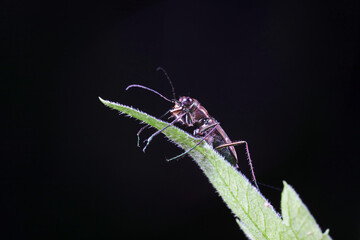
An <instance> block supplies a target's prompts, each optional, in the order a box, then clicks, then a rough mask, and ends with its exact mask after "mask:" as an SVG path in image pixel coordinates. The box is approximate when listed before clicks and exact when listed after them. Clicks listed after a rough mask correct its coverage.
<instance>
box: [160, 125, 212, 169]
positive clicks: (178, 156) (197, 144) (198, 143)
mask: <svg viewBox="0 0 360 240" xmlns="http://www.w3.org/2000/svg"><path fill="white" fill-rule="evenodd" d="M217 125H219V123H214V124H213V125H212V127H213V129H211V130H210V131H209V132H208V133H207V134H206V135H205V136H204V137H203V138H202V139H201V140H200V141H199V142H197V143H196V145H195V146H193V147H192V148H190V149H189V150H187V151H185V152H183V153H182V154H180V155H177V156H175V157H173V158H170V159H166V160H167V161H168V162H170V161H172V160H175V159H177V158H180V157H182V156H184V155H185V154H188V153H189V152H190V151H192V150H193V149H194V148H196V147H197V146H199V145H200V144H201V143H202V142H203V141H204V140H205V139H206V138H207V137H208V136H209V135H210V134H211V133H212V132H213V131H214V130H215V129H216V126H217ZM208 128H210V126H209V127H208ZM208 128H207V129H208Z"/></svg>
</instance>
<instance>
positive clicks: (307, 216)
mask: <svg viewBox="0 0 360 240" xmlns="http://www.w3.org/2000/svg"><path fill="white" fill-rule="evenodd" d="M281 213H282V215H283V219H284V223H285V224H286V225H287V226H289V227H290V228H291V230H292V232H293V233H294V235H295V237H296V239H306V240H313V239H314V240H317V239H321V240H326V239H331V237H330V236H329V235H328V232H329V231H328V230H327V231H325V233H322V231H321V229H320V227H319V226H318V225H317V223H316V221H315V219H314V217H313V216H312V215H311V213H310V212H309V210H308V208H307V207H306V206H305V204H304V203H303V202H302V201H301V199H300V197H299V195H298V194H297V193H296V192H295V190H294V189H293V188H292V187H291V186H290V185H288V184H287V183H286V182H285V181H284V190H283V192H282V195H281Z"/></svg>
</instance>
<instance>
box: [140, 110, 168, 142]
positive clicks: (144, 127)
mask: <svg viewBox="0 0 360 240" xmlns="http://www.w3.org/2000/svg"><path fill="white" fill-rule="evenodd" d="M169 112H170V110H168V111H166V113H164V114H163V115H161V116H160V117H159V119H162V118H163V117H165V116H166V115H167V114H168V113H169ZM148 127H150V125H145V126H143V127H142V128H140V130H139V131H138V132H137V134H136V136H137V146H138V147H140V133H141V132H142V131H144V130H145V129H146V128H148Z"/></svg>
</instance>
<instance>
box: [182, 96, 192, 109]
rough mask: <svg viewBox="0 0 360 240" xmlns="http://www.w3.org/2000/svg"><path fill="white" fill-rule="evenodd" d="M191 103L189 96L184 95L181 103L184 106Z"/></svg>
mask: <svg viewBox="0 0 360 240" xmlns="http://www.w3.org/2000/svg"><path fill="white" fill-rule="evenodd" d="M192 103H193V100H192V99H191V98H189V97H186V98H185V99H184V100H183V104H184V105H185V106H187V107H188V106H190V105H191V104H192Z"/></svg>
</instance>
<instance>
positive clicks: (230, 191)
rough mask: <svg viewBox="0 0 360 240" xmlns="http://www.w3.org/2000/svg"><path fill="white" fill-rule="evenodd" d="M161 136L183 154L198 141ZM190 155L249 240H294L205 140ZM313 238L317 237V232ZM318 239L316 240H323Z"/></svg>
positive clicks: (171, 132)
mask: <svg viewBox="0 0 360 240" xmlns="http://www.w3.org/2000/svg"><path fill="white" fill-rule="evenodd" d="M99 99H100V101H101V102H102V103H103V104H105V105H106V106H108V107H110V108H112V109H116V110H118V111H120V112H122V113H125V114H127V115H128V116H131V117H134V118H137V119H138V120H140V121H143V122H145V123H147V124H149V125H151V126H152V127H154V128H156V129H158V130H161V129H163V128H164V127H166V126H168V125H169V123H167V122H164V121H161V120H159V119H156V118H154V117H152V116H150V115H148V114H146V113H143V112H141V111H139V110H136V109H134V108H131V107H128V106H125V105H121V104H118V103H114V102H110V101H107V100H103V99H101V98H99ZM162 133H163V134H164V135H165V136H166V137H167V138H169V139H170V140H171V141H173V142H174V143H175V144H177V145H178V146H179V147H181V148H183V149H184V150H185V151H186V150H189V149H191V148H192V147H193V146H195V145H196V143H197V142H198V141H199V139H197V138H194V137H193V136H191V135H190V134H188V133H186V132H184V131H183V130H181V129H179V128H177V127H175V126H169V127H168V128H166V129H165V130H164V131H162ZM189 155H190V156H191V157H192V158H193V159H194V161H195V162H196V163H197V164H198V165H199V167H200V168H201V170H202V171H203V173H204V174H205V175H206V177H207V178H208V179H209V181H210V183H211V184H212V185H213V186H214V188H215V189H216V191H217V192H218V194H219V195H220V196H221V198H222V199H223V200H224V202H225V203H226V205H227V206H228V208H229V209H230V210H231V211H232V212H233V214H234V215H235V216H236V217H237V218H238V219H237V223H238V224H239V226H240V228H241V229H242V230H243V231H244V232H245V234H246V235H247V236H248V237H249V238H250V239H253V240H263V239H267V240H270V239H271V240H285V239H297V238H296V236H297V235H296V234H297V232H296V231H294V229H293V228H292V225H290V224H287V223H288V222H286V221H285V223H284V222H283V220H282V219H281V217H280V215H279V214H278V213H276V212H275V210H274V209H273V207H272V206H271V204H270V203H269V202H268V200H266V199H265V198H264V197H263V196H262V195H261V193H260V192H259V191H258V190H257V189H256V188H255V187H254V186H253V185H251V184H250V182H249V180H248V179H247V178H246V177H245V176H244V175H242V174H241V173H240V172H239V171H237V170H236V169H235V168H234V167H233V166H232V165H231V164H229V163H228V162H227V161H226V160H225V159H224V158H223V157H222V156H221V155H219V154H218V153H217V152H216V151H215V150H214V149H213V148H212V147H211V146H209V145H208V144H207V143H206V142H205V141H203V142H202V143H201V144H200V145H199V146H197V147H196V148H194V149H193V150H192V151H190V152H189ZM287 196H288V195H287ZM290 201H292V198H291V199H290V198H288V200H287V201H286V204H287V205H290V204H291V203H290ZM289 208H290V207H288V208H287V209H289ZM288 216H289V215H288ZM291 216H292V215H291ZM291 221H292V222H293V221H294V220H293V219H292V218H291ZM314 233H315V232H314ZM316 236H318V234H317V232H316ZM323 236H325V235H321V237H323ZM321 237H320V238H318V239H319V240H320V239H322V238H321ZM307 239H310V238H307ZM323 239H324V240H325V239H330V238H323Z"/></svg>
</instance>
